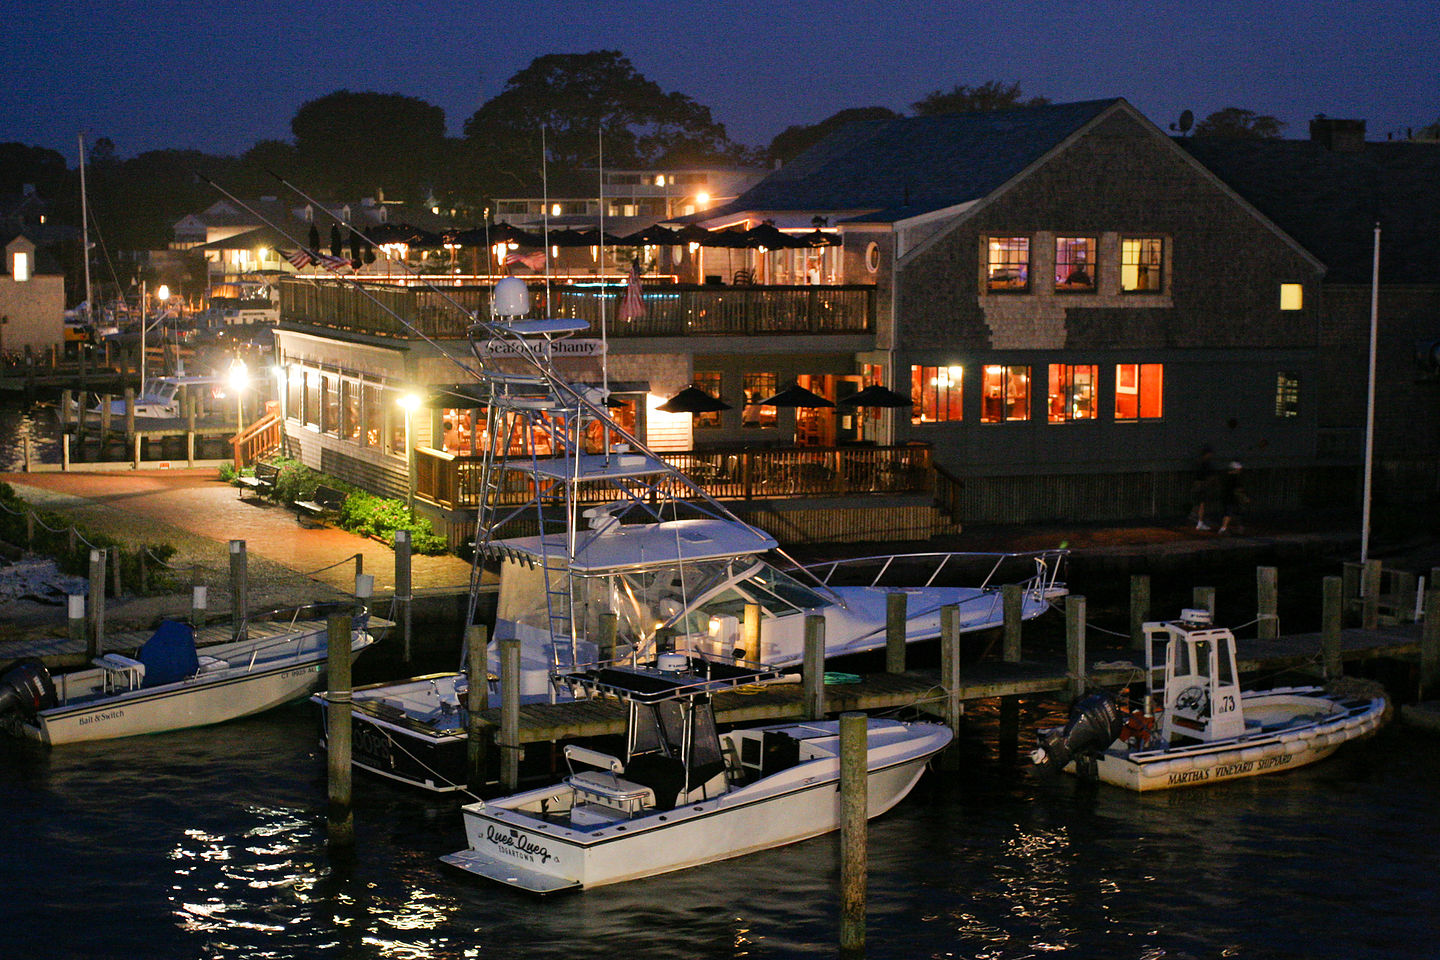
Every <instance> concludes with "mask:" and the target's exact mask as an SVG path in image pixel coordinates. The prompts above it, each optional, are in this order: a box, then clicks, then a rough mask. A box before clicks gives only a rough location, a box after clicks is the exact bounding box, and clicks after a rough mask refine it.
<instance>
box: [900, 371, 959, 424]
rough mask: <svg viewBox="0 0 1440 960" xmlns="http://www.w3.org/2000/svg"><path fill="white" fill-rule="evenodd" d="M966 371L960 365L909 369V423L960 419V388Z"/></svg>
mask: <svg viewBox="0 0 1440 960" xmlns="http://www.w3.org/2000/svg"><path fill="white" fill-rule="evenodd" d="M964 374H965V370H964V368H962V367H959V366H949V367H911V368H910V400H911V404H912V405H911V407H910V422H911V423H943V422H945V421H947V420H960V419H963V417H962V416H961V410H962V408H961V403H960V387H961V383H962V380H963V379H964Z"/></svg>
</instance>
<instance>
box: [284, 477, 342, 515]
mask: <svg viewBox="0 0 1440 960" xmlns="http://www.w3.org/2000/svg"><path fill="white" fill-rule="evenodd" d="M344 503H345V494H344V493H342V492H341V491H339V490H336V489H335V488H334V487H327V486H325V485H324V484H323V483H322V484H320V486H318V487H316V488H315V492H314V493H313V494H311V495H310V499H309V500H296V501H295V509H296V510H298V511H300V516H301V517H302V518H303V517H304V516H305V515H306V514H309V515H310V516H312V517H319V516H323V515H324V514H326V513H333V512H335V511H337V510H339V509H340V507H341V506H342V505H343V504H344Z"/></svg>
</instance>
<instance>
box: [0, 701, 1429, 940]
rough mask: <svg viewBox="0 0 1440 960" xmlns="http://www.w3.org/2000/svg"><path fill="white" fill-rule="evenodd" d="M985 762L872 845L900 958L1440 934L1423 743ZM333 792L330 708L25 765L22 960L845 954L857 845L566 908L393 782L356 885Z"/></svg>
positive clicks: (16, 871)
mask: <svg viewBox="0 0 1440 960" xmlns="http://www.w3.org/2000/svg"><path fill="white" fill-rule="evenodd" d="M991 719H992V718H991V717H989V716H988V715H986V714H985V713H983V712H976V713H973V714H972V720H971V722H972V723H975V724H976V725H977V726H983V725H985V724H988V723H990V722H991ZM964 746H965V747H966V756H967V762H966V765H965V769H964V771H963V772H961V773H959V774H955V775H950V774H944V775H937V774H935V773H931V774H929V775H927V777H926V778H925V779H923V780H922V782H921V784H920V786H919V787H918V788H917V789H916V791H915V793H914V794H912V795H911V797H910V798H909V799H908V800H907V801H906V802H905V803H903V804H901V805H900V806H899V807H898V808H896V809H895V810H894V811H892V812H891V813H890V814H889V815H887V816H886V817H884V818H882V819H880V820H878V821H875V822H874V823H873V824H872V829H871V836H870V850H871V872H870V880H869V924H868V943H869V954H868V955H869V956H870V957H872V958H889V957H894V958H911V957H975V958H986V960H1018V958H1025V957H1041V956H1050V955H1068V956H1077V957H1079V956H1085V957H1088V956H1105V957H1107V958H1144V960H1150V958H1154V960H1158V958H1161V957H1164V958H1185V957H1214V956H1237V957H1252V958H1264V960H1270V958H1291V957H1296V958H1298V957H1303V956H1313V955H1316V951H1317V950H1318V951H1319V953H1321V954H1324V955H1330V956H1346V957H1387V956H1406V955H1413V952H1412V951H1411V949H1410V946H1409V945H1413V944H1419V943H1425V942H1428V940H1427V939H1426V938H1428V937H1429V936H1430V935H1431V934H1430V931H1429V923H1430V919H1429V917H1430V914H1429V910H1430V908H1431V906H1432V905H1433V901H1434V898H1435V893H1436V881H1435V879H1434V878H1435V875H1436V870H1435V867H1436V858H1435V854H1434V853H1433V852H1432V851H1431V850H1430V849H1429V847H1428V845H1427V844H1426V843H1425V842H1424V841H1423V838H1422V839H1421V840H1420V841H1419V842H1417V839H1416V834H1417V829H1416V828H1417V825H1419V824H1424V823H1428V822H1430V821H1431V820H1432V819H1433V815H1434V814H1433V811H1434V809H1435V807H1436V803H1437V800H1440V761H1437V760H1436V759H1435V751H1434V750H1433V749H1429V746H1430V745H1428V744H1427V743H1425V742H1424V741H1420V740H1417V739H1416V736H1415V735H1414V734H1412V733H1409V732H1406V731H1399V730H1388V731H1385V732H1384V733H1382V735H1381V736H1380V737H1379V738H1378V739H1377V740H1375V741H1373V749H1372V750H1371V751H1369V752H1368V753H1367V752H1365V751H1364V748H1362V749H1361V751H1358V752H1354V751H1352V752H1349V753H1346V752H1342V754H1341V755H1339V756H1337V757H1336V758H1334V759H1333V760H1331V761H1327V762H1326V763H1324V764H1320V765H1317V766H1315V767H1312V768H1306V769H1302V770H1298V771H1294V772H1292V773H1289V774H1286V775H1285V776H1283V777H1273V778H1257V779H1254V780H1245V781H1238V782H1236V783H1232V784H1228V785H1226V786H1224V787H1220V788H1216V789H1214V790H1196V791H1188V792H1186V791H1181V792H1174V793H1168V794H1160V795H1157V796H1153V797H1151V796H1146V797H1137V796H1134V795H1130V794H1126V793H1123V792H1121V791H1118V790H1112V789H1110V788H1094V787H1086V786H1083V785H1080V784H1078V783H1076V782H1075V781H1074V780H1072V779H1068V778H1065V779H1056V780H1048V779H1046V780H1041V779H1036V778H1032V777H1031V776H1029V775H1028V773H1026V772H1025V771H1023V770H1020V769H1012V768H1003V767H999V766H997V765H996V764H994V763H993V762H990V761H988V760H986V759H985V757H984V754H985V749H984V748H983V747H981V746H977V745H976V743H975V742H967V743H966V744H964ZM324 776H325V770H324V761H323V757H322V756H320V755H319V753H318V751H317V750H316V748H315V746H314V736H313V733H312V730H311V718H310V717H309V715H308V713H307V712H306V711H305V709H304V708H303V707H293V708H285V709H283V710H281V711H277V712H274V713H272V714H270V715H267V716H265V717H260V718H253V719H251V720H246V721H240V722H237V723H233V724H228V725H225V726H222V727H218V728H213V729H211V730H201V731H190V732H184V733H179V734H174V735H169V736H164V737H146V738H139V739H136V740H130V741H120V742H116V743H111V744H100V745H91V746H79V747H74V748H71V749H67V750H62V751H58V752H55V753H54V754H50V755H46V754H43V753H40V752H37V751H34V750H31V749H28V748H22V747H20V746H18V745H16V744H13V743H9V742H6V743H4V744H3V745H0V823H4V824H5V825H6V826H5V830H6V846H7V856H5V857H4V858H0V888H3V889H5V890H7V891H19V892H20V895H14V894H12V895H10V896H7V897H5V898H0V929H3V930H5V931H6V940H7V945H6V948H5V951H4V953H5V955H6V956H17V957H19V956H40V955H45V956H47V957H56V958H64V957H87V958H104V957H140V956H146V957H151V956H153V957H206V958H212V957H213V958H269V957H276V958H281V957H286V958H291V957H381V958H397V960H409V958H422V957H424V958H429V957H442V958H450V957H455V958H461V957H476V958H495V957H521V956H523V957H542V958H543V957H562V956H563V957H567V958H568V957H573V956H576V955H579V956H589V955H595V956H610V955H617V954H618V955H620V956H621V957H623V958H624V960H638V958H649V957H704V958H709V957H716V958H718V957H732V958H734V957H744V958H790V957H832V956H834V954H835V952H836V949H835V944H836V942H837V936H838V922H837V916H838V896H837V891H836V884H837V878H838V874H839V865H838V858H837V849H836V842H835V840H834V838H833V837H831V838H822V839H819V840H815V841H810V842H807V843H804V844H800V845H796V846H793V847H790V848H785V849H781V850H774V851H768V852H765V853H761V854H757V855H754V856H751V857H747V858H744V859H741V860H736V861H730V862H727V863H721V864H714V865H711V866H708V867H703V868H699V869H694V870H688V871H683V872H680V873H677V874H673V875H670V876H666V877H659V878H652V879H649V880H642V881H638V882H635V883H630V884H623V885H620V886H617V887H611V888H600V889H598V890H593V891H590V892H587V893H582V894H576V895H568V896H560V897H554V898H549V899H544V900H541V899H536V898H532V897H530V896H527V895H522V894H520V893H518V892H515V891H511V890H509V889H506V888H503V887H499V886H495V885H490V884H486V883H483V882H481V881H480V880H478V879H477V878H474V877H471V876H469V875H468V874H463V873H459V872H456V871H452V870H450V869H449V868H446V867H444V866H443V865H442V864H440V863H439V862H438V859H437V858H438V857H439V856H440V855H441V854H443V853H448V852H450V851H452V850H454V849H456V848H458V847H459V846H461V845H462V844H463V839H462V837H463V834H462V830H461V824H460V818H459V815H458V812H457V809H456V806H455V804H454V803H453V802H450V801H433V800H428V799H424V798H420V797H417V796H415V795H414V794H411V793H409V792H407V791H404V790H402V789H400V788H398V787H394V786H392V785H389V784H386V783H382V782H378V781H375V780H371V779H358V780H357V781H356V784H355V830H356V836H357V838H358V846H357V848H356V850H355V852H354V855H353V856H351V857H348V858H346V857H333V858H332V856H331V855H330V853H329V852H328V850H327V848H326V842H325V806H326V798H325V793H326V791H325V783H324ZM1301 891H1304V895H1303V896H1302V895H1301ZM1357 904H1364V905H1365V910H1364V912H1363V913H1360V914H1357V913H1356V906H1357ZM1277 912H1278V913H1280V914H1281V915H1282V916H1283V919H1282V920H1279V921H1277V919H1276V915H1277ZM1317 945H1318V946H1317Z"/></svg>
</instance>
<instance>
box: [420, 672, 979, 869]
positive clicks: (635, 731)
mask: <svg viewBox="0 0 1440 960" xmlns="http://www.w3.org/2000/svg"><path fill="white" fill-rule="evenodd" d="M777 676H778V674H777V672H776V671H773V670H767V669H765V668H764V667H761V666H760V665H758V664H747V663H736V662H734V661H733V660H731V661H726V662H716V661H713V660H710V659H707V658H704V657H698V656H686V655H684V654H677V653H665V654H659V655H658V656H656V657H655V658H654V659H653V660H652V661H650V662H648V663H634V662H631V663H622V662H616V663H610V664H600V665H596V666H594V667H592V668H590V669H586V670H582V671H574V672H571V673H568V674H566V675H565V677H564V680H565V682H566V683H567V684H568V685H571V686H574V687H578V688H582V689H585V690H587V691H588V692H590V693H591V694H599V695H609V696H614V697H618V698H620V699H621V700H623V701H624V702H625V704H626V708H627V713H628V719H627V729H626V749H625V756H624V757H623V758H621V757H615V756H610V755H608V754H603V753H600V752H598V751H595V750H591V749H588V748H584V747H577V746H569V747H566V750H565V755H566V759H567V762H568V763H569V764H570V767H571V773H570V775H569V776H567V777H565V778H564V780H562V781H561V782H560V783H557V784H553V785H550V786H546V787H541V788H539V789H534V790H526V791H523V792H521V793H517V794H514V795H512V796H508V797H501V798H499V799H495V800H488V801H480V802H477V803H472V804H468V805H466V806H465V807H463V808H462V813H463V816H464V820H465V835H466V839H467V841H468V843H469V846H468V848H467V849H465V850H461V851H458V852H456V853H453V854H450V855H448V856H445V857H442V858H441V859H442V860H444V861H445V862H446V863H449V864H451V865H452V866H456V867H459V868H461V869H463V870H468V871H469V872H471V873H475V874H478V875H480V876H483V877H487V878H489V879H491V880H496V881H498V882H500V883H504V884H508V885H510V886H513V887H518V888H520V889H522V890H528V891H530V892H533V893H555V892H558V891H561V890H571V889H579V888H588V887H596V886H601V885H604V884H610V883H618V882H621V881H625V880H634V879H637V878H640V877H649V876H654V875H656V874H661V873H667V872H670V871H673V870H682V869H685V868H687V867H694V866H699V865H701V864H706V863H713V862H715V861H717V860H724V859H728V858H730V857H737V856H741V855H744V854H746V853H753V852H755V851H757V850H766V849H769V848H771V847H778V846H783V845H785V844H789V843H795V842H797V841H799V840H805V839H807V838H810V837H815V836H819V835H821V834H825V833H829V832H831V831H833V830H836V829H838V827H839V823H840V806H841V799H840V792H839V789H838V784H839V779H840V745H839V723H838V721H833V720H830V721H813V722H799V723H784V724H774V725H770V726H764V727H758V728H754V729H741V730H731V731H729V732H726V733H719V732H717V730H716V726H715V716H714V711H713V707H712V703H711V698H712V696H713V695H714V694H715V693H717V692H720V691H722V690H728V689H733V688H735V687H737V686H741V685H745V684H751V683H757V682H765V681H766V680H770V679H773V678H775V677H777ZM950 739H951V732H950V730H949V728H948V727H944V726H941V725H939V724H933V723H902V722H900V721H898V720H877V719H868V720H866V770H867V778H866V803H867V810H866V814H867V816H868V817H877V816H879V815H880V814H882V813H884V812H885V811H887V810H889V809H890V808H891V807H893V806H894V805H895V804H897V803H899V802H900V801H901V800H903V799H904V798H905V796H906V795H907V794H908V793H909V792H910V790H911V789H912V788H913V787H914V786H915V783H916V782H917V781H918V780H919V779H920V775H921V774H922V773H924V771H925V766H926V764H927V762H928V761H929V760H930V758H931V757H933V756H935V755H936V754H937V753H939V752H940V751H941V750H943V749H944V748H945V746H946V745H947V744H948V743H949V742H950Z"/></svg>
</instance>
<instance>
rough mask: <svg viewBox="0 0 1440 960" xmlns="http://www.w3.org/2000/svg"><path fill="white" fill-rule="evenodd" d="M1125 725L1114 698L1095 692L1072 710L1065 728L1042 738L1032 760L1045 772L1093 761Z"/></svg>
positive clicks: (1080, 701)
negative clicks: (1072, 761) (1085, 760)
mask: <svg viewBox="0 0 1440 960" xmlns="http://www.w3.org/2000/svg"><path fill="white" fill-rule="evenodd" d="M1123 725H1124V721H1123V720H1121V718H1120V706H1119V704H1117V703H1116V702H1115V698H1114V697H1112V696H1110V695H1109V694H1108V693H1105V692H1103V691H1098V692H1096V693H1092V694H1090V695H1089V696H1087V697H1083V698H1082V699H1080V700H1077V701H1076V702H1075V705H1074V706H1073V707H1071V708H1070V719H1069V720H1068V721H1067V722H1066V724H1065V726H1064V727H1063V728H1061V729H1059V730H1047V731H1045V732H1044V733H1042V734H1041V735H1040V749H1038V750H1036V751H1035V752H1034V753H1033V754H1031V757H1030V759H1032V760H1034V761H1035V763H1036V764H1037V765H1038V766H1042V767H1045V768H1046V769H1050V770H1063V769H1065V765H1066V764H1067V763H1069V762H1070V761H1071V760H1076V761H1077V762H1079V761H1080V760H1082V759H1084V758H1085V757H1087V756H1088V757H1090V758H1092V759H1093V758H1094V757H1095V756H1096V755H1097V754H1099V753H1100V752H1101V751H1103V750H1104V749H1105V748H1106V747H1108V746H1110V744H1112V743H1114V742H1115V740H1116V738H1118V737H1119V736H1120V728H1121V727H1122V726H1123Z"/></svg>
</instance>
